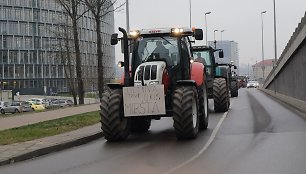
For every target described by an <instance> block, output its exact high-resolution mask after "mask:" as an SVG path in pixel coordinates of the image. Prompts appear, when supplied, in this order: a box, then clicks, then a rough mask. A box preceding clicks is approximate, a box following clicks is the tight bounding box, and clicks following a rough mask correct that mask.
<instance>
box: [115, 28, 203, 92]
mask: <svg viewBox="0 0 306 174" xmlns="http://www.w3.org/2000/svg"><path fill="white" fill-rule="evenodd" d="M201 31H202V30H200V29H188V28H168V29H148V30H146V29H143V30H135V31H131V32H130V33H129V35H128V38H127V39H128V40H129V49H128V50H131V53H132V56H131V58H129V59H128V60H129V61H128V62H129V63H131V64H130V65H129V67H130V75H131V77H130V80H129V84H126V83H125V84H124V85H125V86H147V85H157V84H163V80H162V79H163V78H164V77H165V76H169V77H171V80H170V82H166V81H165V79H164V82H165V83H167V84H168V85H169V83H171V85H175V83H176V81H177V80H187V79H190V73H191V72H190V59H191V57H192V54H191V52H190V47H191V42H192V41H191V37H194V38H195V39H201V38H203V35H202V32H201ZM131 48H132V49H131ZM123 52H125V50H124V51H123ZM120 64H121V65H124V66H127V60H124V63H123V62H120ZM167 84H166V85H167ZM165 87H166V86H165Z"/></svg>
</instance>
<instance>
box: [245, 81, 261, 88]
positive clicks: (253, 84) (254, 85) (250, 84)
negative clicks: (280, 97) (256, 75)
mask: <svg viewBox="0 0 306 174" xmlns="http://www.w3.org/2000/svg"><path fill="white" fill-rule="evenodd" d="M247 88H259V82H258V81H248V83H247Z"/></svg>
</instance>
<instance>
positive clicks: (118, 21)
mask: <svg viewBox="0 0 306 174" xmlns="http://www.w3.org/2000/svg"><path fill="white" fill-rule="evenodd" d="M120 1H121V2H125V0H120ZM191 4H192V5H191V6H192V26H195V27H200V28H202V29H205V25H204V24H205V17H204V16H205V15H204V14H205V12H209V11H211V14H209V15H207V22H208V25H207V26H208V40H213V31H214V30H215V29H217V30H219V31H220V30H225V31H224V32H223V34H222V39H223V40H233V41H235V42H237V43H238V48H239V58H240V65H243V64H244V65H246V64H248V63H250V65H251V64H254V63H255V62H256V61H260V60H261V59H262V56H261V14H260V13H261V12H262V11H267V13H266V14H264V16H263V21H264V53H265V58H266V59H269V58H270V59H271V58H274V35H273V31H274V30H273V0H191ZM129 5H130V28H131V29H143V28H164V27H189V0H129ZM305 11H306V0H290V1H289V0H276V17H277V46H278V49H277V50H278V51H277V52H278V56H280V54H281V53H282V51H283V49H284V48H285V46H286V44H287V42H288V41H289V39H290V37H291V36H292V33H293V32H294V30H295V28H296V27H297V25H298V23H299V22H300V21H301V18H302V17H303V16H304V14H305ZM125 19H126V18H125V7H124V9H122V10H121V11H119V12H116V13H115V30H116V32H117V31H118V30H117V28H118V27H119V26H120V27H124V28H125V27H126V20H125ZM220 37H221V36H220V32H216V40H220ZM204 40H205V38H204ZM203 43H204V42H203ZM116 54H117V55H116V57H117V58H120V57H122V55H121V54H120V52H119V51H118V49H117V51H116Z"/></svg>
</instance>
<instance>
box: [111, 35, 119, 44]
mask: <svg viewBox="0 0 306 174" xmlns="http://www.w3.org/2000/svg"><path fill="white" fill-rule="evenodd" d="M117 44H118V33H115V34H112V36H111V45H117Z"/></svg>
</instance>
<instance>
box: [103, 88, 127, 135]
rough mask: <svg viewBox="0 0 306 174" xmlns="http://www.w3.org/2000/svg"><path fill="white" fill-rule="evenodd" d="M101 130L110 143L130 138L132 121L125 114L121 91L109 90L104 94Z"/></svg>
mask: <svg viewBox="0 0 306 174" xmlns="http://www.w3.org/2000/svg"><path fill="white" fill-rule="evenodd" d="M100 108H101V111H100V116H101V129H102V130H103V134H104V137H105V139H107V140H108V141H121V140H124V139H126V138H127V137H128V136H129V133H130V132H129V131H130V120H129V119H128V118H126V117H124V114H123V94H122V90H121V89H109V90H107V91H106V92H104V93H103V96H102V99H101V105H100Z"/></svg>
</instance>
